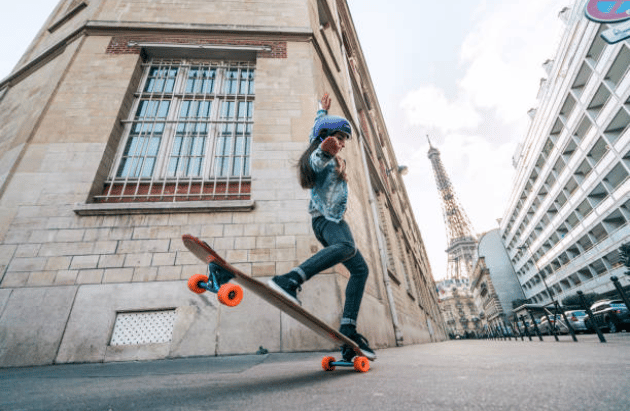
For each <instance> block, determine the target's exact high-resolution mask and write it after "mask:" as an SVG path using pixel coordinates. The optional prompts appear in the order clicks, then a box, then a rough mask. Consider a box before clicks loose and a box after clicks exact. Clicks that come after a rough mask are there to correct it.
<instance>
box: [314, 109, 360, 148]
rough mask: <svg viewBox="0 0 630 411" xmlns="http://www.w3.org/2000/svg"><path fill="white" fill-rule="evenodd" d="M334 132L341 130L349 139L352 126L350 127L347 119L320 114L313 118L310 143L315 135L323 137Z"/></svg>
mask: <svg viewBox="0 0 630 411" xmlns="http://www.w3.org/2000/svg"><path fill="white" fill-rule="evenodd" d="M336 132H341V133H343V134H345V135H346V138H348V139H350V137H351V136H352V127H350V123H349V122H348V120H346V119H345V118H343V117H339V116H329V115H325V116H321V117H319V118H317V119H315V124H313V133H312V135H311V143H312V142H313V140H315V139H316V138H317V137H320V138H322V139H324V138H326V137H328V136H331V135H333V134H335V133H336Z"/></svg>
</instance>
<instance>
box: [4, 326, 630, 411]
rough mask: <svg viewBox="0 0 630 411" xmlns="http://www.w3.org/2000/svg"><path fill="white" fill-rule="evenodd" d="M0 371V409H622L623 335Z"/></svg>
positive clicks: (627, 384)
mask: <svg viewBox="0 0 630 411" xmlns="http://www.w3.org/2000/svg"><path fill="white" fill-rule="evenodd" d="M606 337H607V339H608V342H607V343H606V344H601V343H599V341H598V339H597V337H596V336H594V335H588V336H578V339H579V342H578V343H574V342H572V341H571V340H570V338H568V337H566V336H564V337H561V341H560V342H555V341H554V339H553V338H552V337H545V341H544V342H540V341H537V340H535V341H532V342H530V341H528V340H527V339H525V341H520V340H518V341H514V340H512V341H483V340H461V341H448V342H444V343H436V344H423V345H415V346H406V347H401V348H392V349H386V350H379V351H378V352H377V354H378V359H377V360H376V361H375V362H373V363H371V369H370V371H369V372H368V373H365V374H360V373H357V372H355V371H353V370H352V369H347V368H338V369H337V370H335V371H333V372H324V371H323V370H322V369H321V366H320V362H321V358H322V357H323V356H324V355H330V353H296V354H267V355H247V356H231V357H203V358H188V359H177V360H162V361H149V362H130V363H108V364H76V365H55V366H45V367H31V368H13V369H2V370H0V410H104V411H108V410H112V411H119V410H147V409H150V410H274V411H276V410H309V411H310V410H444V411H446V410H449V411H451V410H484V411H491V410H554V411H557V410H571V411H578V410H597V411H605V410H615V411H626V410H630V333H621V334H617V335H610V334H606Z"/></svg>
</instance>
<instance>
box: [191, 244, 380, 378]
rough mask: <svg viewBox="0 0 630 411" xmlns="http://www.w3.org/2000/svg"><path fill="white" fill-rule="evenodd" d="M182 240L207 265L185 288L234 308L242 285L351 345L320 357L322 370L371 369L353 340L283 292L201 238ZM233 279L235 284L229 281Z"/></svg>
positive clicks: (329, 337) (332, 338) (331, 338)
mask: <svg viewBox="0 0 630 411" xmlns="http://www.w3.org/2000/svg"><path fill="white" fill-rule="evenodd" d="M182 240H183V242H184V245H185V246H186V248H187V249H188V250H189V251H190V252H191V253H193V254H194V255H195V256H196V257H197V258H198V259H199V260H201V261H203V262H204V263H206V264H208V271H207V273H206V275H204V274H195V275H193V276H192V277H190V279H189V280H188V288H189V289H190V290H191V291H192V292H194V293H197V294H201V293H204V292H206V291H211V292H213V293H216V294H217V299H218V300H219V302H220V303H221V304H224V305H226V306H228V307H236V306H237V305H238V304H239V303H240V302H241V300H242V299H243V295H244V292H243V288H242V287H245V288H246V289H247V290H249V291H251V292H253V293H254V294H256V295H258V296H259V297H260V298H262V299H263V300H265V301H267V302H268V303H269V304H271V305H273V306H274V307H276V308H278V309H279V310H281V311H283V312H284V313H286V314H287V315H289V316H291V317H292V318H294V319H296V320H297V321H299V322H300V323H302V324H303V325H305V326H306V327H308V328H310V329H311V330H312V331H314V332H315V333H317V334H319V335H320V336H322V337H324V338H326V339H327V340H329V341H331V342H333V343H336V344H339V345H340V346H344V345H346V346H349V347H351V348H352V350H353V352H352V351H350V350H348V351H349V352H350V354H349V355H348V356H346V358H343V359H341V360H339V361H337V360H336V359H335V358H334V357H324V358H323V359H322V368H323V369H324V370H325V371H334V370H335V367H353V368H354V369H355V370H356V371H358V372H367V371H368V370H369V369H370V362H369V360H368V358H367V357H366V356H365V354H364V353H363V352H362V351H361V348H359V346H358V345H357V344H356V343H355V342H354V341H352V340H351V339H349V338H348V337H346V336H345V335H343V334H341V333H340V332H339V331H337V330H335V329H334V328H332V327H330V326H329V325H328V324H326V323H325V322H323V321H322V320H320V319H319V318H317V317H315V316H314V315H313V314H311V313H309V312H308V311H306V310H305V309H303V308H302V307H301V306H299V305H297V304H295V303H293V302H292V301H290V300H289V299H287V298H286V297H285V296H283V295H282V294H280V293H278V292H277V291H275V290H273V289H271V288H270V287H269V286H268V285H267V284H266V283H263V282H261V281H259V280H257V279H255V278H253V277H251V276H249V275H247V274H244V273H242V272H241V271H240V270H238V269H237V268H235V267H233V266H232V265H230V264H229V263H228V262H227V261H225V260H224V259H223V258H221V256H219V255H218V254H217V253H216V251H214V250H213V249H212V247H210V246H209V245H208V244H206V243H205V242H204V241H202V240H200V239H198V238H197V237H195V236H192V235H188V234H186V235H184V236H182ZM232 280H233V281H234V282H236V283H238V284H233V283H230V281H232ZM241 286H242V287H241ZM350 355H351V356H352V357H350Z"/></svg>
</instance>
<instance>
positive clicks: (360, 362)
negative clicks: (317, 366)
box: [322, 357, 370, 372]
mask: <svg viewBox="0 0 630 411" xmlns="http://www.w3.org/2000/svg"><path fill="white" fill-rule="evenodd" d="M335 367H353V368H354V369H355V371H358V372H367V371H368V370H369V369H370V361H368V359H367V358H365V357H355V358H354V361H346V360H341V361H335V357H324V359H323V360H322V368H323V369H324V371H335Z"/></svg>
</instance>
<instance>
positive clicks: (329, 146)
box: [322, 136, 343, 156]
mask: <svg viewBox="0 0 630 411" xmlns="http://www.w3.org/2000/svg"><path fill="white" fill-rule="evenodd" d="M342 148H343V145H342V143H341V142H340V141H339V139H337V137H334V136H330V137H327V138H326V140H324V142H323V143H322V150H323V151H325V152H327V153H328V154H330V155H331V156H336V155H337V153H339V151H341V149H342Z"/></svg>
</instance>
